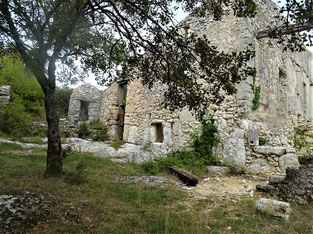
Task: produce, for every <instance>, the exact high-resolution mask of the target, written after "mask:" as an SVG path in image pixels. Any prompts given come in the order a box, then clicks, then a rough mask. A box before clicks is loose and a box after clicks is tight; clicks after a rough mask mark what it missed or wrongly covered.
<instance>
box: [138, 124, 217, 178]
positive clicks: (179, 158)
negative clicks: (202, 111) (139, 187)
mask: <svg viewBox="0 0 313 234" xmlns="http://www.w3.org/2000/svg"><path fill="white" fill-rule="evenodd" d="M216 133H217V127H216V126H215V125H214V121H213V120H212V119H211V120H209V121H203V122H202V125H201V128H200V132H198V133H195V134H193V135H192V136H191V141H190V143H189V145H188V147H186V148H183V149H181V150H177V151H173V152H171V153H169V154H168V155H167V157H166V158H161V159H156V160H154V161H150V162H145V163H143V164H142V165H141V166H142V169H143V170H144V171H145V172H146V173H150V174H157V173H159V172H161V171H167V170H168V169H169V167H172V166H177V167H179V168H184V169H186V170H188V171H190V172H192V173H195V174H202V173H203V172H204V171H205V167H206V166H207V165H221V162H220V161H219V159H218V157H217V156H215V155H214V154H213V147H214V146H217V143H218V138H217V137H216Z"/></svg>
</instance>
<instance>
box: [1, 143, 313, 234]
mask: <svg viewBox="0 0 313 234" xmlns="http://www.w3.org/2000/svg"><path fill="white" fill-rule="evenodd" d="M10 147H11V148H10ZM14 147H16V146H13V145H12V146H9V147H7V146H6V151H7V150H11V151H14V150H19V151H20V150H21V149H19V148H16V149H15V148H14ZM1 150H2V148H1V147H0V194H4V193H6V194H7V193H10V192H11V193H13V192H14V191H15V192H16V191H24V190H32V191H34V192H38V193H41V194H43V195H44V196H45V197H47V198H49V199H50V200H51V201H53V204H54V205H53V206H52V208H51V216H50V217H49V219H48V220H47V221H46V222H44V223H40V224H38V225H37V226H36V227H34V228H33V229H32V230H19V231H20V232H25V231H31V232H32V233H179V234H180V233H192V234H194V233H210V232H211V233H313V229H312V225H313V220H312V217H313V207H312V206H307V207H305V209H303V207H294V213H293V216H292V217H291V220H290V222H283V221H282V220H279V219H273V218H271V217H268V216H264V215H262V214H257V213H256V212H255V207H254V201H253V200H250V199H244V200H241V201H238V202H232V201H223V202H221V201H219V200H216V199H215V198H214V197H208V198H207V199H201V200H192V201H191V203H190V204H191V206H187V205H184V204H185V203H184V202H182V201H184V200H186V199H188V195H187V193H186V192H185V191H184V190H182V189H181V188H179V187H175V186H162V187H152V186H147V185H142V184H128V183H123V182H117V181H116V180H115V178H116V176H117V175H119V176H130V175H132V176H133V175H138V176H140V175H143V174H144V172H143V171H142V170H141V169H140V167H139V166H138V165H136V164H131V163H129V164H120V163H113V162H111V161H110V160H106V159H102V158H97V157H92V156H90V155H88V154H74V155H72V156H69V157H68V158H66V159H65V161H64V171H65V173H64V176H63V177H62V178H44V176H43V173H44V167H45V153H44V152H42V154H40V155H34V154H29V155H18V154H14V153H10V154H7V153H5V152H2V153H1ZM39 152H40V151H39ZM79 172H83V173H79ZM75 176H76V177H77V176H80V177H81V178H75ZM71 177H74V179H77V181H75V180H74V182H73V180H72V179H73V178H72V179H69V178H71ZM72 209H74V210H75V212H74V215H72V216H71V215H68V214H69V211H71V210H72ZM208 227H209V228H208ZM228 227H231V230H228V229H227V228H228ZM209 229H211V230H209Z"/></svg>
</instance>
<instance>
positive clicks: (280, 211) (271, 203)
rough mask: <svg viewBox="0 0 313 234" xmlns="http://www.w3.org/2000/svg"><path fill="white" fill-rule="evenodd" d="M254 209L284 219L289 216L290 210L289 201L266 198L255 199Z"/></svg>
mask: <svg viewBox="0 0 313 234" xmlns="http://www.w3.org/2000/svg"><path fill="white" fill-rule="evenodd" d="M256 209H257V210H258V211H260V212H262V213H265V214H269V215H272V216H274V217H280V218H283V219H285V220H288V219H289V218H290V215H291V211H292V210H291V207H290V204H289V203H287V202H281V201H277V200H271V199H266V198H260V199H259V200H257V202H256Z"/></svg>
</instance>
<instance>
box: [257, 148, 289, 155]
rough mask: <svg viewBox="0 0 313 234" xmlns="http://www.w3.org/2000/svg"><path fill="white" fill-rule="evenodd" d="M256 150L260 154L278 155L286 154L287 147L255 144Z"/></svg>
mask: <svg viewBox="0 0 313 234" xmlns="http://www.w3.org/2000/svg"><path fill="white" fill-rule="evenodd" d="M254 151H255V152H257V153H259V154H265V155H271V154H276V155H278V156H281V155H284V154H286V147H281V146H255V147H254Z"/></svg>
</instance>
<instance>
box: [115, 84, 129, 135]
mask: <svg viewBox="0 0 313 234" xmlns="http://www.w3.org/2000/svg"><path fill="white" fill-rule="evenodd" d="M126 98H127V82H125V81H124V82H120V83H119V84H118V89H117V108H118V116H117V119H116V120H117V128H118V136H117V137H118V138H119V139H121V140H122V139H123V135H124V125H125V123H124V120H125V113H126Z"/></svg>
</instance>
